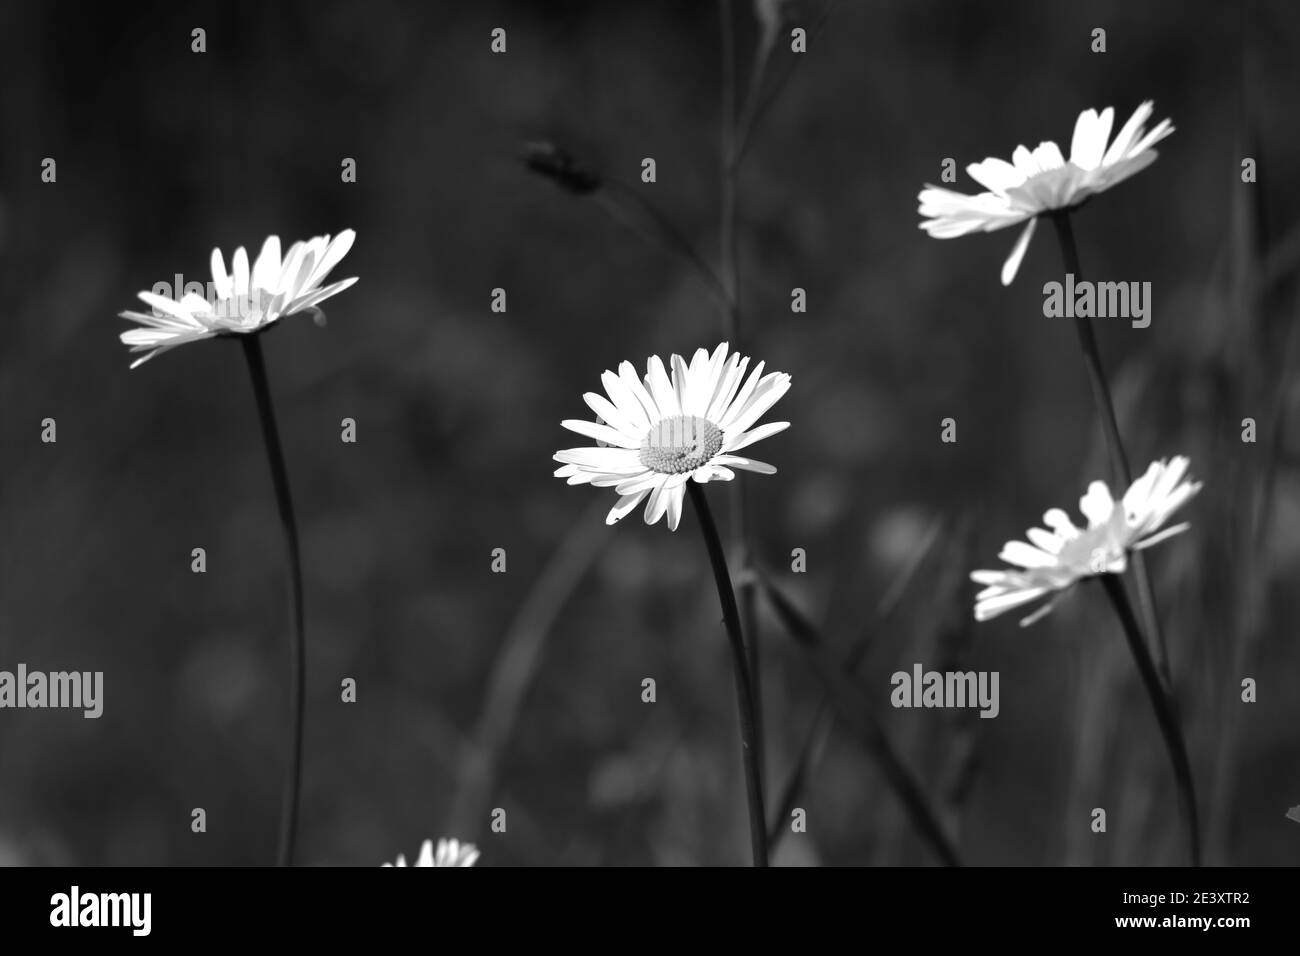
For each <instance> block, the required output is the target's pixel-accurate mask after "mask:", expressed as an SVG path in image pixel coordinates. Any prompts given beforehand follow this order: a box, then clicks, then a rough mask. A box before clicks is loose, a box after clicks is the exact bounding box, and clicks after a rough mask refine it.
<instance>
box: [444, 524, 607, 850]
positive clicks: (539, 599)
mask: <svg viewBox="0 0 1300 956" xmlns="http://www.w3.org/2000/svg"><path fill="white" fill-rule="evenodd" d="M607 510H608V509H607V508H606V507H605V504H604V503H602V502H600V501H597V502H595V503H593V504H592V505H590V506H588V508H587V510H586V511H585V512H584V513H583V515H582V516H581V517H580V518H578V519H577V520H576V521H575V522H573V524H572V527H573V530H572V531H570V532H569V533H568V534H566V535H565V536H564V539H563V540H562V541H561V542H560V544H559V546H558V547H557V548H556V549H555V551H554V552H553V553H552V555H551V557H550V560H549V561H548V562H547V564H546V567H545V568H543V570H542V573H541V574H540V575H539V576H538V577H537V579H536V580H535V581H534V582H533V585H532V588H531V589H530V590H529V592H528V596H527V597H526V598H524V603H523V604H521V605H520V606H519V610H518V611H517V612H516V613H515V616H514V618H513V619H512V620H511V622H510V626H509V628H508V629H507V630H506V636H505V638H504V639H503V640H502V642H501V646H500V648H499V649H498V650H497V653H496V657H495V659H494V660H493V663H492V672H491V675H490V676H489V677H488V683H487V691H486V693H485V694H484V695H483V707H482V709H481V710H480V711H479V718H478V723H477V725H476V726H475V728H474V733H473V736H472V737H471V739H469V740H467V741H466V742H465V744H464V745H463V747H462V748H461V758H460V767H459V771H458V772H457V773H456V774H455V779H456V781H457V785H456V795H455V798H454V799H453V801H452V811H451V814H450V820H451V822H450V826H449V828H448V832H450V833H461V832H466V831H467V830H468V829H470V828H473V827H474V826H475V824H476V822H477V821H479V820H482V819H483V807H484V806H487V805H489V804H487V800H488V798H489V797H490V796H491V794H492V792H493V791H494V789H495V787H496V784H497V777H498V772H499V768H500V766H501V757H502V754H503V753H504V752H505V749H506V746H507V744H508V743H509V742H510V735H511V733H512V732H513V731H514V727H515V724H516V723H517V722H518V718H519V711H520V709H521V708H522V706H523V701H524V697H525V696H526V695H527V693H528V688H529V687H531V686H532V683H533V678H534V676H535V675H536V674H537V669H538V667H539V665H540V663H541V658H542V651H543V650H544V649H545V646H546V638H547V637H548V636H549V635H550V633H551V628H552V627H553V626H554V624H555V619H556V618H557V617H558V616H559V614H560V611H561V610H563V608H564V606H565V605H566V604H567V603H568V602H569V598H570V597H571V596H572V595H573V592H574V591H575V590H576V589H577V587H578V584H579V582H581V581H582V579H583V577H585V576H586V574H587V572H588V571H589V570H590V569H591V566H592V564H593V563H594V562H595V560H596V558H597V557H598V556H599V555H600V553H601V552H602V551H604V549H605V546H606V545H607V544H609V540H610V535H609V528H608V527H607V526H606V524H605V521H604V517H605V512H606V511H607Z"/></svg>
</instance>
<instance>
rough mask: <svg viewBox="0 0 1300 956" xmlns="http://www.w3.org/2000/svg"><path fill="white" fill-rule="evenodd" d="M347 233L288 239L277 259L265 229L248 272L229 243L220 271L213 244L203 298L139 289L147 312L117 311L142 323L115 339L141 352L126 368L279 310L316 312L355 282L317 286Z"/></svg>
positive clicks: (247, 327)
mask: <svg viewBox="0 0 1300 956" xmlns="http://www.w3.org/2000/svg"><path fill="white" fill-rule="evenodd" d="M355 238H356V233H355V232H353V231H352V230H351V229H345V230H343V232H341V233H339V234H338V235H337V236H334V237H333V238H331V237H329V236H317V237H315V238H314V239H309V240H307V241H305V242H295V243H294V244H293V245H292V246H290V247H289V251H288V253H286V254H285V256H284V257H283V259H282V258H281V257H280V237H279V236H271V237H269V238H268V239H267V240H266V242H264V243H263V244H262V251H261V252H260V253H258V256H257V261H256V262H254V263H253V268H252V270H251V272H250V270H249V267H248V253H247V252H245V251H244V247H243V246H240V247H239V248H238V249H236V250H235V255H234V256H233V257H232V259H231V267H232V271H231V272H226V262H225V259H223V258H222V255H221V250H220V249H213V250H212V282H211V285H210V288H211V289H212V296H211V299H205V298H204V297H203V296H201V295H199V294H197V293H195V292H189V293H183V294H182V296H181V298H180V299H179V300H177V299H172V298H169V297H167V296H165V295H158V294H156V293H154V292H141V293H139V295H140V299H141V301H143V302H144V303H145V304H146V305H148V306H150V311H149V312H147V313H146V312H132V311H129V310H128V311H126V312H122V313H119V314H120V316H121V318H124V319H130V320H131V321H133V322H139V323H140V324H141V325H142V326H143V328H139V329H131V330H130V331H127V332H123V333H122V342H123V343H124V344H126V345H129V346H131V351H132V352H144V353H146V354H145V355H144V356H142V357H141V358H138V359H136V360H135V361H134V362H132V363H131V367H132V368H135V367H136V366H137V365H142V364H143V363H145V362H147V361H148V360H149V359H151V358H153V357H154V356H155V355H160V354H162V353H163V352H166V351H168V350H169V349H174V348H176V346H178V345H185V344H186V343H188V342H197V341H199V340H200V339H208V338H212V337H213V336H217V335H231V334H248V333H250V332H258V331H260V330H262V329H264V328H266V327H267V326H269V325H271V324H272V323H274V322H276V321H278V320H280V319H282V318H284V317H285V316H288V315H295V314H296V313H299V312H307V311H312V310H317V311H319V310H318V309H317V306H319V304H320V303H321V302H324V301H325V300H326V299H328V298H329V297H330V296H333V295H337V294H338V293H340V292H342V291H343V290H344V289H346V288H348V287H349V286H350V285H352V284H353V283H354V282H356V281H357V280H356V279H355V278H352V279H344V280H342V281H341V282H333V283H330V284H329V285H326V286H322V283H323V282H324V281H325V279H326V277H327V276H328V275H329V273H330V270H331V269H333V268H334V267H335V266H336V265H338V264H339V261H340V260H341V259H342V258H343V257H344V256H345V255H347V252H348V250H349V249H351V248H352V241H353V240H354V239H355ZM177 291H181V290H177Z"/></svg>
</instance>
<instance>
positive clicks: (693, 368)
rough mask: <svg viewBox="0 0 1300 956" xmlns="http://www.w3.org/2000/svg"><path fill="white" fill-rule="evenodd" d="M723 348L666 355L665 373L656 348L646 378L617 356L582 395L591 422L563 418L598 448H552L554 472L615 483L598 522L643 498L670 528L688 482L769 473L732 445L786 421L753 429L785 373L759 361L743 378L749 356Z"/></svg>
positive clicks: (650, 515) (782, 389) (577, 480)
mask: <svg viewBox="0 0 1300 956" xmlns="http://www.w3.org/2000/svg"><path fill="white" fill-rule="evenodd" d="M727 353H728V346H727V343H726V342H723V343H722V344H721V345H719V346H718V347H717V348H716V349H714V350H713V354H712V355H710V354H709V353H708V352H707V351H705V350H704V349H699V350H697V351H696V353H695V356H694V357H693V358H692V359H691V362H690V364H689V365H687V363H686V361H685V360H684V359H683V358H682V357H681V356H680V355H674V356H672V358H671V360H670V363H669V364H670V365H671V367H672V374H671V377H670V376H669V373H668V371H667V370H666V369H665V367H664V363H663V361H662V360H661V359H660V358H659V356H657V355H654V356H651V357H650V360H649V361H648V362H647V371H646V374H645V377H644V378H641V377H639V376H638V375H637V373H636V370H635V369H634V368H633V367H632V363H631V362H624V363H622V364H621V365H620V366H619V368H618V373H617V374H615V373H614V372H610V371H606V372H605V373H604V374H603V375H602V376H601V381H602V382H603V383H604V386H605V393H606V394H605V395H600V394H597V393H595V392H588V393H587V394H586V395H584V396H583V398H584V399H585V400H586V402H587V405H588V406H590V408H591V410H592V411H593V412H595V413H596V416H597V418H596V421H595V422H588V421H579V420H573V419H569V420H567V421H564V422H563V423H562V424H563V425H564V427H565V428H567V429H569V430H570V431H575V432H577V433H578V434H580V435H585V436H587V437H588V438H592V439H595V441H596V447H585V448H568V449H565V450H563V451H558V452H556V453H555V460H556V461H558V462H561V463H562V467H561V468H559V469H557V470H556V472H555V477H557V478H565V479H567V480H568V483H569V484H571V485H581V484H591V485H595V486H596V487H598V488H613V489H614V490H615V491H616V492H617V493H618V495H619V499H618V503H617V504H615V505H614V507H613V508H611V509H610V512H609V515H608V517H606V519H605V523H606V524H614V523H615V522H616V521H619V520H620V519H622V518H623V517H625V516H626V515H627V514H629V513H630V512H631V511H632V510H633V509H634V508H636V506H637V505H639V504H640V503H641V502H642V501H643V500H645V501H646V507H645V521H646V524H654V523H655V522H657V521H658V520H659V519H660V518H662V517H664V516H665V515H667V517H668V527H669V529H670V530H672V531H676V530H677V524H678V522H679V521H680V520H681V516H682V499H683V498H684V497H685V494H686V482H687V481H692V480H694V481H697V482H700V483H701V484H702V483H704V482H706V481H715V480H716V481H730V480H731V479H732V478H734V477H735V476H736V474H735V472H734V471H733V470H732V469H735V468H739V469H741V470H742V471H756V472H758V473H759V474H764V475H771V474H775V473H776V469H775V468H773V467H772V466H771V465H768V464H765V463H764V462H761V461H755V460H753V459H752V458H746V457H743V456H741V455H737V454H735V452H738V451H740V450H741V449H742V448H747V447H749V446H750V445H752V444H754V443H755V442H757V441H759V440H761V439H764V438H767V437H768V436H770V435H775V434H776V433H777V432H779V431H783V430H785V429H786V428H789V427H790V423H789V422H769V423H768V424H766V425H759V426H758V427H754V425H755V423H756V422H757V421H758V419H759V418H760V417H762V415H763V414H764V413H765V412H766V411H767V410H768V409H769V408H771V407H772V406H773V405H774V404H776V402H777V400H778V399H779V398H780V397H781V396H782V395H784V394H785V393H786V392H787V391H788V390H789V388H790V376H789V375H786V374H785V373H784V372H769V373H768V374H767V375H764V374H763V363H762V362H759V363H758V366H757V367H756V368H755V369H754V370H753V371H752V372H749V376H748V378H746V376H745V373H746V371H747V369H748V367H749V359H748V358H744V357H741V356H740V355H739V354H732V355H731V356H730V358H728V354H727ZM606 396H608V397H606ZM647 499H648V500H647Z"/></svg>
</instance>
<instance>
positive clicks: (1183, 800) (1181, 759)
mask: <svg viewBox="0 0 1300 956" xmlns="http://www.w3.org/2000/svg"><path fill="white" fill-rule="evenodd" d="M1099 577H1100V579H1101V582H1102V585H1103V586H1104V587H1105V588H1106V595H1107V596H1108V597H1109V598H1110V603H1111V604H1112V605H1113V606H1114V608H1115V613H1116V615H1118V617H1119V620H1120V624H1122V625H1123V627H1124V636H1125V637H1126V638H1127V639H1128V646H1129V650H1130V651H1132V652H1133V660H1134V662H1135V663H1136V664H1137V668H1138V673H1139V674H1141V675H1142V684H1143V686H1144V687H1145V688H1146V692H1147V696H1148V697H1149V698H1150V699H1151V706H1152V708H1153V709H1154V710H1155V712H1156V722H1157V723H1158V724H1159V725H1160V733H1161V734H1162V735H1163V736H1164V738H1165V748H1166V749H1167V750H1168V751H1169V760H1170V761H1171V762H1172V763H1173V766H1174V781H1175V783H1176V784H1177V790H1178V803H1179V806H1180V808H1181V810H1182V814H1183V818H1184V819H1185V820H1186V821H1187V829H1188V838H1189V840H1190V850H1191V858H1192V866H1200V865H1201V839H1200V828H1199V825H1198V822H1197V818H1196V790H1195V788H1194V786H1193V784H1192V767H1191V763H1190V762H1189V761H1188V759H1187V745H1186V744H1185V743H1184V742H1183V734H1182V731H1180V730H1179V729H1178V715H1177V713H1176V707H1175V704H1174V700H1173V695H1172V693H1170V694H1166V693H1165V690H1164V687H1163V686H1162V685H1161V683H1160V678H1159V676H1158V675H1157V674H1156V668H1155V665H1154V664H1153V663H1152V661H1151V654H1150V652H1149V651H1148V650H1147V646H1146V643H1145V642H1144V641H1143V640H1142V634H1141V631H1140V630H1139V629H1138V623H1137V618H1136V617H1134V615H1133V608H1132V606H1130V604H1129V601H1128V595H1127V594H1126V593H1125V592H1124V582H1123V580H1122V579H1121V578H1120V576H1119V575H1117V574H1102V575H1099Z"/></svg>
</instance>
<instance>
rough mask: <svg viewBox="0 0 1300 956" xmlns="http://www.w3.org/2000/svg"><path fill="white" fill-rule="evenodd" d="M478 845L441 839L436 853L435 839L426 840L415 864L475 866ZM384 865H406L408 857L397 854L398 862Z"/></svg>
mask: <svg viewBox="0 0 1300 956" xmlns="http://www.w3.org/2000/svg"><path fill="white" fill-rule="evenodd" d="M478 855H479V854H478V847H476V846H474V844H473V843H461V842H460V841H459V840H439V841H438V850H437V852H436V853H435V852H434V849H433V841H432V840H425V841H424V843H423V844H422V845H421V846H420V856H419V857H418V858H417V859H416V861H415V863H414V864H413V865H414V866H473V865H474V862H475V861H476V860H477V859H478ZM383 866H406V857H404V856H403V855H402V854H400V853H399V854H397V862H396V863H384V864H383Z"/></svg>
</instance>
